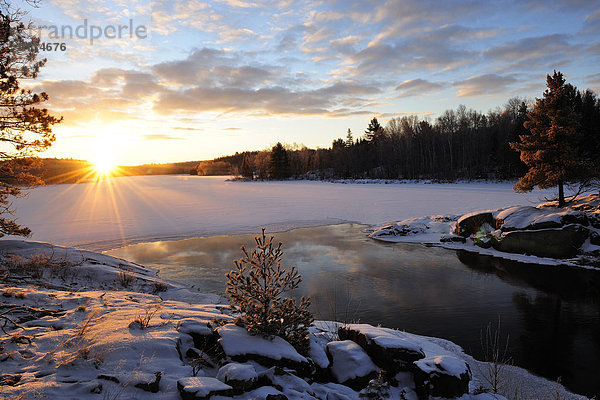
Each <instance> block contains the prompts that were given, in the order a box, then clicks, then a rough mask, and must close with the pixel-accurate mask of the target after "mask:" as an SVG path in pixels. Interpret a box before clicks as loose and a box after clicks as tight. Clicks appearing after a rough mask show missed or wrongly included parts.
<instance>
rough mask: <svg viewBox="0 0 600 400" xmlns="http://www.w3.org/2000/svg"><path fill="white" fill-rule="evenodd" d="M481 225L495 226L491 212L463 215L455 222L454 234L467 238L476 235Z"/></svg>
mask: <svg viewBox="0 0 600 400" xmlns="http://www.w3.org/2000/svg"><path fill="white" fill-rule="evenodd" d="M483 224H489V225H491V226H495V225H496V219H495V218H494V215H493V214H492V212H491V211H484V212H475V213H470V214H465V215H463V216H462V217H460V218H459V219H458V221H456V228H455V230H454V233H455V234H457V235H460V236H462V237H465V238H467V237H469V236H471V235H472V234H474V233H477V231H478V230H479V227H480V226H481V225H483Z"/></svg>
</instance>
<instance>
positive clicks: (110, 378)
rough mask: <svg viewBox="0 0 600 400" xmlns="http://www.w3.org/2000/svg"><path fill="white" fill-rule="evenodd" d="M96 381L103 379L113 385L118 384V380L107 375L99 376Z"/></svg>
mask: <svg viewBox="0 0 600 400" xmlns="http://www.w3.org/2000/svg"><path fill="white" fill-rule="evenodd" d="M96 379H104V380H105V381H111V382H115V383H120V381H119V378H117V377H116V376H114V375H108V374H100V375H98V376H97V377H96Z"/></svg>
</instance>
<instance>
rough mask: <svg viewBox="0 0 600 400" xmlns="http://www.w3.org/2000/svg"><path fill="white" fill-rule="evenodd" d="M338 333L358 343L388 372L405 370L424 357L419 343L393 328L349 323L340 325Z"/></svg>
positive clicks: (342, 337) (343, 337)
mask: <svg viewBox="0 0 600 400" xmlns="http://www.w3.org/2000/svg"><path fill="white" fill-rule="evenodd" d="M338 335H339V337H340V339H349V340H352V341H354V342H355V343H358V344H359V345H360V346H361V347H362V348H363V349H364V350H365V351H366V352H367V354H368V355H369V357H370V358H371V360H373V362H374V363H375V364H377V365H378V366H379V367H380V368H383V369H384V370H386V371H387V372H390V373H396V372H398V371H407V370H409V369H411V368H412V364H413V362H414V361H416V360H419V359H421V358H424V357H425V353H424V352H423V349H422V348H421V347H420V346H419V345H417V344H415V343H413V342H412V341H410V340H409V339H407V338H406V337H405V336H404V335H403V334H402V332H399V331H395V330H393V329H387V328H376V327H374V326H372V325H368V324H350V325H344V326H341V327H340V329H338Z"/></svg>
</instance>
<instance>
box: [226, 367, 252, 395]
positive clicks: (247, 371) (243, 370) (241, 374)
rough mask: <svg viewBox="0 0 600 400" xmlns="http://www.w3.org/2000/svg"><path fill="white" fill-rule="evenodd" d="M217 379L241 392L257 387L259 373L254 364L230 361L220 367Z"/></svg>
mask: <svg viewBox="0 0 600 400" xmlns="http://www.w3.org/2000/svg"><path fill="white" fill-rule="evenodd" d="M217 379H218V380H220V381H221V382H223V383H225V384H227V385H229V386H231V387H232V388H233V390H234V391H235V393H236V394H241V393H244V392H247V391H249V390H252V389H254V388H255V387H256V383H257V382H258V374H257V373H256V370H255V369H254V367H253V366H252V365H249V364H238V363H230V364H227V365H224V366H223V367H221V368H220V369H219V372H218V373H217Z"/></svg>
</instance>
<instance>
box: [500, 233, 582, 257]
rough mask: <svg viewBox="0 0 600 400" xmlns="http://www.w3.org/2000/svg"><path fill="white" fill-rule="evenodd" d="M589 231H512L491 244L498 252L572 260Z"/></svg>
mask: <svg viewBox="0 0 600 400" xmlns="http://www.w3.org/2000/svg"><path fill="white" fill-rule="evenodd" d="M588 235H589V230H587V229H586V228H583V227H582V226H581V225H567V226H565V227H563V228H560V229H539V230H534V231H512V232H507V233H505V234H503V235H502V237H501V238H500V239H499V240H498V241H497V242H496V241H494V242H493V243H492V244H493V245H494V248H495V249H496V250H499V251H504V252H507V253H518V254H527V255H534V256H538V257H550V258H572V257H574V256H575V255H577V253H578V251H579V249H580V248H581V245H582V244H583V242H585V240H586V239H587V238H588Z"/></svg>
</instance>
